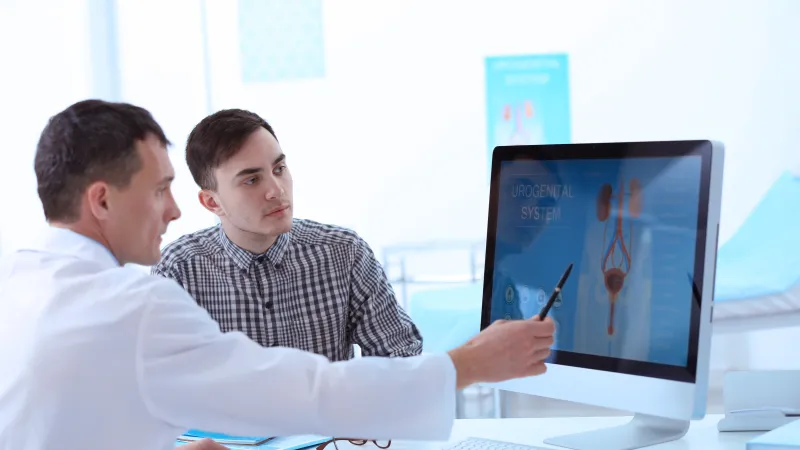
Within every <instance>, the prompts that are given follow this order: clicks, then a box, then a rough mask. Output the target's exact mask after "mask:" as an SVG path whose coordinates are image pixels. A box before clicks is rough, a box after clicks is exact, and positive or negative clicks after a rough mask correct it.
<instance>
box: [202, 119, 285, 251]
mask: <svg viewBox="0 0 800 450" xmlns="http://www.w3.org/2000/svg"><path fill="white" fill-rule="evenodd" d="M214 176H215V177H216V181H217V189H216V191H215V192H207V195H209V196H210V197H212V199H213V201H212V202H209V201H208V199H207V200H202V201H203V202H204V204H206V207H208V208H209V209H211V210H212V211H213V212H214V213H215V214H217V215H218V216H219V217H220V220H222V221H223V223H224V222H227V223H229V224H231V225H233V226H234V227H236V228H238V229H239V230H241V231H244V232H246V233H253V234H256V235H260V236H269V237H272V236H277V235H279V234H282V233H286V232H288V231H289V230H290V229H291V227H292V175H291V174H290V173H289V168H288V167H287V166H286V157H285V156H284V154H283V151H282V150H281V147H280V145H279V144H278V141H277V140H276V139H275V137H274V136H272V134H271V133H270V132H269V131H267V130H266V129H265V128H259V129H258V130H256V131H254V132H253V133H252V134H251V135H250V136H249V137H248V138H247V140H245V142H244V145H242V148H241V149H240V150H239V152H238V153H237V154H236V155H234V156H233V157H232V158H230V159H229V160H228V161H226V162H225V163H223V164H222V165H220V166H219V167H218V168H217V169H216V170H215V171H214ZM201 198H202V194H201Z"/></svg>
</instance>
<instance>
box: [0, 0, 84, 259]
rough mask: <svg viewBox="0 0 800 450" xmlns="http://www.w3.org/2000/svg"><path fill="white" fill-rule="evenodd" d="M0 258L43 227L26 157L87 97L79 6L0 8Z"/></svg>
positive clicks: (16, 4) (54, 0) (50, 3)
mask: <svg viewBox="0 0 800 450" xmlns="http://www.w3.org/2000/svg"><path fill="white" fill-rule="evenodd" d="M0 61H2V63H0V64H2V65H1V66H0V67H2V70H0V132H1V134H2V137H3V148H2V151H3V163H2V164H0V192H3V194H4V198H3V206H2V209H0V254H3V253H5V252H7V251H9V250H11V249H13V248H15V246H16V245H18V243H19V242H20V238H21V237H24V236H27V235H29V234H30V233H31V231H32V230H34V229H37V228H39V227H42V226H44V225H45V222H44V214H42V205H41V203H40V202H39V197H38V195H37V194H36V176H35V174H34V172H33V157H34V154H35V152H36V143H37V141H38V140H39V134H40V133H41V132H42V129H43V128H44V126H45V125H46V124H47V120H48V119H49V118H50V117H51V116H52V115H54V114H55V113H57V112H58V111H60V110H62V109H64V108H66V107H67V106H69V105H70V104H72V103H74V102H75V101H78V100H82V99H84V98H86V97H89V96H92V95H93V83H92V72H91V55H90V46H89V17H88V14H87V5H86V0H45V1H37V2H26V1H22V0H0Z"/></svg>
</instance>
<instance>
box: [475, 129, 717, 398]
mask: <svg viewBox="0 0 800 450" xmlns="http://www.w3.org/2000/svg"><path fill="white" fill-rule="evenodd" d="M712 150H713V143H712V142H711V141H702V140H690V141H651V142H646V141H645V142H610V143H586V144H559V145H522V146H498V147H495V149H494V152H493V153H492V166H491V179H490V185H491V186H490V195H489V214H488V224H487V233H486V253H485V263H484V278H483V280H484V285H483V302H482V311H481V330H483V329H485V328H486V327H488V326H489V325H490V320H491V310H492V285H493V278H494V254H495V238H496V235H497V218H498V217H497V211H498V206H499V194H500V192H499V191H500V188H499V183H500V170H501V166H502V163H503V162H506V161H515V160H526V161H552V160H593V159H627V158H664V157H666V158H681V157H693V156H695V157H696V156H699V157H700V158H701V169H700V170H701V172H700V195H699V198H698V204H697V212H698V216H697V236H696V245H695V267H694V291H695V295H694V301H692V302H691V305H692V311H691V317H690V328H689V330H690V331H689V332H690V334H689V342H688V347H689V348H688V353H687V364H686V366H673V365H667V364H658V363H651V362H645V361H635V360H626V359H618V358H610V357H602V356H595V355H587V354H582V353H576V352H566V351H557V350H554V351H553V352H552V354H551V356H550V358H549V359H548V361H547V362H548V363H550V364H557V365H562V366H569V367H576V368H580V369H590V370H599V371H603V372H610V373H621V374H626V375H633V376H643V377H649V378H657V379H663V380H670V381H677V382H687V383H695V382H696V381H697V375H698V373H697V364H698V356H699V344H700V327H701V313H702V311H703V305H704V301H706V300H704V299H703V292H705V291H704V287H705V286H704V280H705V275H706V274H705V269H706V267H705V262H706V257H707V255H706V251H707V249H706V243H707V238H708V235H707V234H708V232H709V230H708V219H709V217H708V216H709V211H708V205H709V197H710V188H711V172H712V161H711V158H712ZM707 301H709V302H711V301H713V299H709V300H707Z"/></svg>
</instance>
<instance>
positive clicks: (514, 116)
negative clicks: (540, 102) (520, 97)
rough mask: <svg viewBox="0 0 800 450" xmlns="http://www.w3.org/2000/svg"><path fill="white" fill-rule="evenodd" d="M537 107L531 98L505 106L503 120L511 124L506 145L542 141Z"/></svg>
mask: <svg viewBox="0 0 800 450" xmlns="http://www.w3.org/2000/svg"><path fill="white" fill-rule="evenodd" d="M536 113H537V111H536V108H535V106H534V103H533V102H532V101H531V100H525V101H523V102H521V103H518V104H513V105H512V104H507V105H505V106H504V107H503V121H504V122H506V123H510V124H511V128H510V130H509V134H508V141H507V142H506V145H531V144H538V143H540V141H541V130H540V129H539V127H538V126H537V124H536V120H535V119H536Z"/></svg>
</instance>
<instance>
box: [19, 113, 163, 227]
mask: <svg viewBox="0 0 800 450" xmlns="http://www.w3.org/2000/svg"><path fill="white" fill-rule="evenodd" d="M149 134H152V135H154V136H155V137H156V138H157V139H158V140H159V141H161V143H162V144H163V145H164V146H165V147H167V146H169V145H170V142H169V141H168V140H167V137H166V136H165V135H164V131H163V130H162V129H161V126H160V125H159V124H158V123H157V122H156V121H155V119H153V116H152V115H151V114H150V112H148V111H147V110H146V109H144V108H141V107H138V106H134V105H131V104H128V103H112V102H107V101H103V100H94V99H92V100H83V101H80V102H78V103H75V104H73V105H71V106H69V107H68V108H67V109H65V110H64V111H61V112H60V113H58V114H56V115H55V116H53V117H51V118H50V120H49V121H48V122H47V125H46V126H45V127H44V130H43V131H42V134H41V136H40V137H39V143H38V145H37V146H36V157H35V159H34V171H35V172H36V182H37V186H38V187H37V190H38V192H39V199H40V200H41V201H42V207H43V209H44V216H45V218H46V219H47V220H48V221H59V222H67V223H69V222H74V221H76V220H78V218H79V215H80V198H81V195H83V193H84V191H85V190H86V188H88V187H89V185H90V184H92V183H95V182H97V181H105V182H106V183H109V184H111V185H113V186H116V187H119V188H124V187H126V186H127V185H128V184H129V183H130V181H131V178H133V175H134V174H135V173H136V172H138V171H139V170H140V169H141V166H142V161H141V158H140V157H139V154H138V152H137V150H136V142H137V141H141V140H144V139H146V138H147V136H148V135H149Z"/></svg>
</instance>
